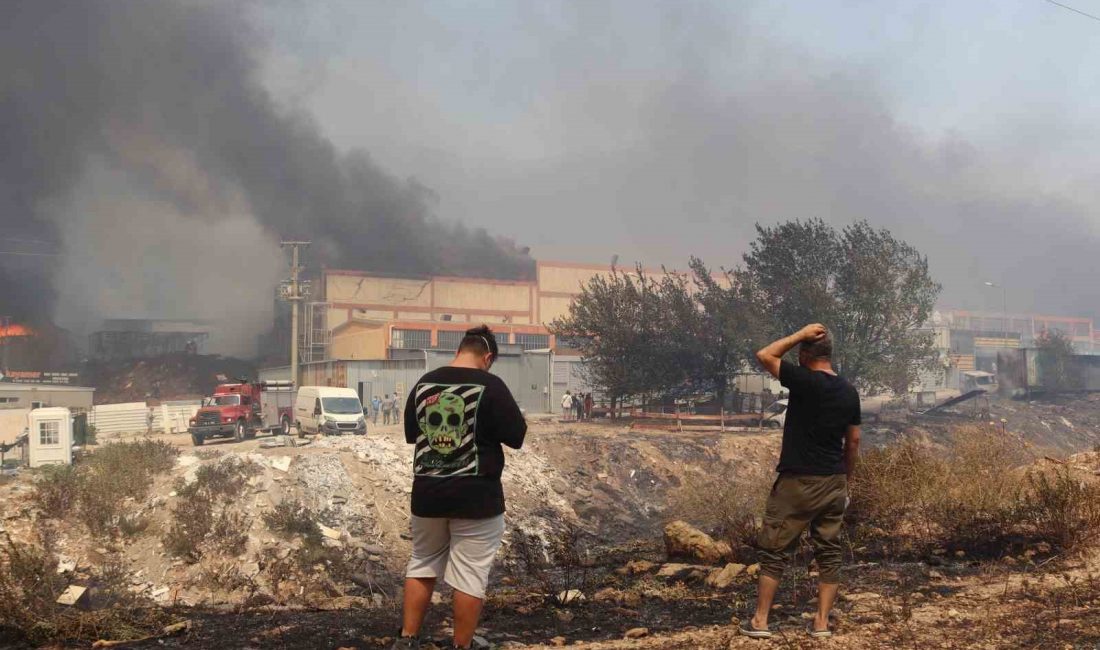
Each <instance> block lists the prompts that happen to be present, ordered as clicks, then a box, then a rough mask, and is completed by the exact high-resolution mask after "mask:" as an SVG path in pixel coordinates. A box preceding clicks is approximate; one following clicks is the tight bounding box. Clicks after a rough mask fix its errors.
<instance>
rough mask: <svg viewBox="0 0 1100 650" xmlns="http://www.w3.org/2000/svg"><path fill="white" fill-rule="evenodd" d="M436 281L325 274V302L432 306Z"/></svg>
mask: <svg viewBox="0 0 1100 650" xmlns="http://www.w3.org/2000/svg"><path fill="white" fill-rule="evenodd" d="M431 284H432V281H431V279H430V278H424V279H403V278H381V277H372V276H366V275H343V274H337V273H327V274H326V275H325V301H326V302H330V303H333V304H340V303H349V304H355V305H386V306H394V307H431V304H432V292H431Z"/></svg>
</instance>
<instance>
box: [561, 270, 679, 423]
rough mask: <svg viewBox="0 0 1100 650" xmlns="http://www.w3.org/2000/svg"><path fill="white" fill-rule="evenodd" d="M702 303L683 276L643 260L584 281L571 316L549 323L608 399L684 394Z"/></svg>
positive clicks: (571, 309)
mask: <svg viewBox="0 0 1100 650" xmlns="http://www.w3.org/2000/svg"><path fill="white" fill-rule="evenodd" d="M698 319H699V308H698V306H697V304H696V303H695V301H694V299H693V298H692V292H691V291H690V288H689V287H688V284H687V279H686V278H685V277H684V276H683V275H681V274H675V273H669V272H664V273H662V274H661V275H660V276H658V277H653V276H651V275H649V274H647V273H646V272H645V271H644V270H643V269H642V268H641V267H640V266H639V267H637V268H636V269H635V270H634V272H633V273H623V272H622V271H620V270H618V269H616V268H613V269H611V273H610V274H608V275H606V276H605V275H597V276H595V277H593V278H592V279H591V280H590V281H589V282H588V283H587V284H585V285H584V286H583V287H581V293H580V295H578V296H577V297H576V298H574V300H573V303H572V305H571V306H570V310H569V314H568V315H567V316H565V317H561V318H558V319H556V320H555V321H554V322H553V323H551V324H550V331H551V332H553V333H554V335H555V336H557V337H558V339H559V340H561V341H562V342H563V343H566V344H567V345H570V346H571V347H575V348H576V349H578V350H580V352H581V359H582V360H583V361H584V368H585V372H586V373H587V375H588V377H587V378H588V380H589V381H590V382H591V383H592V384H594V385H596V386H599V387H600V389H601V390H602V391H603V392H604V393H606V394H607V396H608V397H609V398H610V399H611V401H612V406H613V410H614V406H615V405H616V404H621V403H622V402H623V400H625V399H627V398H630V397H635V396H641V397H643V399H645V398H650V397H663V396H667V395H675V394H678V393H683V392H685V390H686V386H687V385H688V383H689V378H690V377H691V374H692V372H693V370H694V369H695V368H697V367H698V362H697V358H698V352H697V351H698V346H699V343H698V337H697V330H698V327H699V325H698Z"/></svg>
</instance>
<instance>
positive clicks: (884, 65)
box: [301, 0, 1100, 316]
mask: <svg viewBox="0 0 1100 650" xmlns="http://www.w3.org/2000/svg"><path fill="white" fill-rule="evenodd" d="M441 4H442V6H441ZM441 4H431V5H424V4H419V3H400V4H398V5H393V4H387V3H361V4H351V3H345V4H344V5H343V6H344V9H345V10H344V12H342V13H337V14H336V16H334V17H332V18H331V20H332V21H333V22H335V21H336V20H338V21H339V23H340V29H342V30H343V33H349V34H362V35H363V38H361V39H358V40H355V41H349V42H346V43H341V44H340V45H337V46H332V45H329V46H327V49H326V54H328V53H330V52H331V50H333V49H335V50H337V51H338V53H339V54H340V57H339V58H338V59H337V60H336V61H335V62H333V61H329V62H326V63H325V64H324V65H323V66H322V67H323V68H324V69H326V70H328V71H329V74H330V80H329V81H328V82H326V83H324V84H318V85H319V86H320V88H319V89H318V90H317V91H316V93H315V95H316V97H317V98H316V99H315V100H313V101H312V102H311V104H310V105H311V108H313V110H315V111H316V114H317V115H318V116H320V118H321V119H324V121H325V124H326V126H327V127H328V128H330V129H331V130H332V131H333V132H338V133H346V134H347V135H348V137H349V138H351V137H355V136H356V134H357V132H362V131H363V130H365V132H366V134H367V137H369V141H370V142H371V143H372V145H373V146H374V150H375V151H378V152H379V155H384V156H385V158H386V160H388V161H394V164H399V165H401V166H402V168H404V169H409V170H413V169H415V170H418V173H419V174H420V175H421V178H423V179H424V180H425V182H426V183H428V184H429V185H431V186H432V187H435V188H437V189H438V190H439V191H440V193H441V194H442V195H443V196H446V197H448V202H447V204H446V205H445V206H443V208H442V209H443V210H444V214H446V210H448V209H452V208H454V207H456V206H457V207H458V208H459V209H460V210H461V213H466V214H477V215H479V218H481V219H482V220H483V222H484V223H488V224H491V225H494V226H496V227H498V228H507V229H508V231H509V232H511V233H513V234H514V235H515V236H517V237H519V238H521V239H522V240H523V241H525V242H527V243H530V244H531V245H532V246H533V247H534V248H535V249H536V250H538V251H539V257H548V256H560V257H563V258H567V259H576V260H580V261H584V260H587V261H595V262H605V261H607V260H608V259H609V258H610V257H611V255H612V254H613V253H618V254H620V256H621V259H623V260H626V261H627V262H628V263H629V261H632V260H641V261H643V262H645V263H647V264H653V265H656V264H658V263H664V264H668V265H671V266H682V265H683V264H684V261H685V260H686V259H687V257H688V255H690V254H697V255H701V256H702V257H703V258H704V259H705V260H707V261H708V262H709V263H711V264H715V265H718V264H725V265H736V264H738V263H739V261H740V254H741V252H743V251H744V250H745V249H746V248H747V244H748V242H749V241H750V240H751V239H752V237H753V236H754V231H753V224H754V223H755V222H757V221H759V222H762V223H765V224H771V223H775V222H777V221H782V220H787V219H804V218H810V217H820V218H823V219H825V220H827V221H829V222H830V223H833V224H836V225H843V224H846V223H851V222H852V221H854V220H856V219H867V220H868V221H870V222H871V223H872V224H874V225H875V226H877V227H886V228H889V229H890V230H892V231H893V232H894V233H895V234H897V235H898V236H899V237H902V238H904V239H906V240H907V241H909V242H911V243H912V244H913V245H915V246H917V247H918V248H919V249H920V250H922V251H923V252H925V253H926V254H927V255H928V256H929V258H930V262H931V264H932V270H933V272H934V274H935V275H936V277H937V279H938V280H940V281H941V282H942V283H943V285H944V287H945V290H944V295H943V301H942V302H943V303H944V304H945V305H947V306H955V307H964V308H965V307H971V308H976V309H989V310H991V311H993V310H995V311H1000V310H1001V308H1002V294H1001V292H1000V291H999V290H991V289H989V288H988V287H986V286H985V285H984V284H983V283H984V282H985V281H993V282H997V283H1001V282H1003V283H1004V284H1005V285H1006V286H1007V287H1008V291H1007V294H1008V295H1007V302H1008V310H1009V311H1024V310H1041V311H1052V312H1056V313H1062V314H1082V315H1096V316H1100V313H1098V311H1097V310H1098V309H1100V307H1098V305H1100V283H1097V282H1096V272H1095V264H1093V262H1092V260H1093V258H1094V257H1095V251H1096V250H1097V248H1098V247H1100V238H1098V236H1097V229H1096V224H1097V221H1096V218H1095V214H1096V213H1097V208H1100V200H1098V199H1097V194H1096V192H1095V191H1094V190H1090V189H1088V188H1095V186H1096V183H1095V180H1094V179H1093V178H1092V177H1093V176H1094V175H1095V174H1094V171H1092V167H1093V166H1092V165H1091V159H1090V158H1085V159H1084V161H1083V163H1082V164H1078V165H1075V164H1074V162H1073V160H1072V159H1069V160H1067V159H1066V158H1065V157H1064V156H1062V155H1060V154H1061V153H1062V152H1065V151H1066V149H1068V147H1066V146H1065V145H1066V143H1067V141H1069V140H1072V141H1074V142H1078V141H1077V140H1076V138H1077V137H1078V136H1079V135H1081V132H1082V131H1083V129H1078V128H1074V125H1073V123H1072V122H1070V121H1067V119H1066V116H1064V115H1060V114H1059V110H1058V107H1057V106H1051V105H1048V104H1040V101H1039V100H1036V99H1033V98H1030V97H1028V96H1027V95H1026V92H1027V90H1028V89H1027V82H1026V79H1027V78H1028V77H1026V76H1024V77H1021V78H1020V79H1019V80H1017V83H1015V84H1014V85H1013V86H1012V87H1011V88H1006V89H1005V94H1004V96H1003V97H996V98H994V99H995V104H994V105H990V106H989V107H988V110H983V111H982V113H981V115H982V118H981V119H982V127H983V128H984V132H983V133H984V134H985V137H984V138H983V139H982V140H980V141H979V140H977V139H969V138H967V137H966V136H965V135H960V134H950V133H936V132H927V131H924V130H922V129H921V128H919V127H915V126H913V125H911V124H909V123H907V120H906V119H904V118H903V117H901V116H900V110H899V107H898V105H897V104H898V102H896V101H895V100H894V98H892V97H891V93H890V90H889V85H888V84H885V83H884V79H888V78H889V77H890V76H896V75H899V74H901V75H904V73H905V72H906V71H909V72H911V69H910V68H906V62H907V61H909V60H910V58H911V57H913V56H916V55H915V54H914V53H913V48H911V47H910V46H909V45H908V44H907V41H906V40H905V39H904V38H902V39H900V40H898V41H897V42H896V45H893V46H892V47H891V48H890V49H889V50H886V51H882V52H880V51H879V50H872V51H873V52H875V54H876V56H875V59H874V62H873V63H862V64H856V63H852V62H850V61H846V60H829V59H828V58H825V57H823V56H821V55H820V52H819V50H820V49H822V48H818V47H817V45H818V43H817V42H816V41H807V42H790V41H789V40H784V36H783V34H784V33H785V32H783V31H782V29H781V28H780V26H781V23H782V21H778V20H775V22H774V23H770V22H769V20H768V17H769V16H770V17H772V18H773V20H774V15H775V14H778V15H787V14H788V13H789V14H802V13H803V11H801V10H800V9H799V8H800V7H802V6H804V5H805V3H797V2H787V3H785V2H782V1H780V0H775V1H769V2H743V3H728V2H718V1H714V2H705V1H683V2H681V1H673V2H641V3H639V2H616V1H614V0H606V1H603V0H594V1H592V2H582V3H542V4H533V3H522V2H519V3H512V4H505V5H503V6H495V7H494V9H493V10H492V11H491V12H489V11H486V12H485V14H489V13H491V14H492V20H482V19H483V18H486V16H485V15H482V14H476V15H475V16H473V17H472V18H471V19H469V20H466V21H462V20H461V14H460V12H458V11H456V10H455V9H454V7H453V6H449V5H447V4H446V3H441ZM811 4H812V3H811ZM833 4H835V5H838V6H839V5H844V7H845V11H844V12H843V13H844V15H845V16H846V17H847V18H848V20H845V21H836V22H834V23H829V24H823V25H821V26H820V29H819V31H815V32H812V33H814V34H817V35H818V36H819V38H820V40H821V41H823V42H824V41H829V40H831V39H832V40H835V39H837V38H853V39H860V38H864V35H865V34H872V33H876V30H877V29H878V28H880V27H881V25H877V24H876V23H875V22H874V21H875V20H876V16H878V17H880V18H881V16H882V14H884V13H887V12H886V11H885V10H884V11H875V10H874V7H877V6H878V5H877V4H876V3H854V4H853V3H841V2H836V3H833ZM917 4H918V5H920V7H923V8H913V7H910V8H909V9H898V11H907V10H908V11H912V13H913V14H914V16H913V23H914V25H918V24H920V23H921V21H920V20H919V18H920V15H921V13H922V11H924V10H925V9H927V10H928V11H934V6H935V4H936V3H932V4H931V5H927V4H926V3H917ZM948 4H951V3H948ZM942 6H943V7H946V6H947V5H942ZM776 7H779V8H780V9H777V10H776V11H775V12H772V13H769V12H768V11H761V12H760V13H761V14H763V16H764V17H763V18H760V17H759V16H758V15H754V14H753V10H754V9H762V10H765V9H769V8H771V9H775V8H776ZM783 7H786V9H787V13H784V12H783V11H782V10H781V9H782V8H783ZM997 9H998V10H1000V9H1001V7H1000V6H998V7H997ZM1053 9H1055V10H1056V11H1064V10H1061V9H1058V8H1056V7H1053ZM839 11H840V9H839V8H838V12H839ZM945 11H946V9H945ZM1013 11H1015V10H1012V9H1005V13H1006V14H1007V15H1008V16H1011V15H1013ZM313 13H314V16H313V17H314V19H315V20H318V21H322V24H321V27H319V28H317V29H316V30H315V33H317V34H327V33H329V29H330V28H331V27H332V25H331V24H329V23H325V22H323V20H324V18H325V17H326V15H327V12H325V11H322V10H320V9H318V10H316V11H315V12H313ZM995 13H997V12H995ZM318 16H320V18H318ZM456 16H457V17H456ZM758 18H759V19H758ZM1050 18H1051V20H1050V22H1049V23H1037V24H1031V23H1028V24H1027V25H1022V24H1021V25H1017V27H1018V28H1019V29H1020V30H1021V31H1024V30H1025V29H1026V30H1028V31H1027V33H1028V35H1029V36H1033V37H1035V38H1040V37H1043V38H1046V39H1048V40H1049V39H1052V38H1059V37H1063V38H1089V39H1092V38H1094V37H1095V36H1094V35H1095V33H1096V28H1097V27H1098V26H1100V25H1097V24H1095V23H1094V22H1092V21H1088V20H1084V21H1083V24H1080V25H1078V23H1075V22H1073V21H1074V20H1076V19H1075V18H1073V17H1072V15H1069V16H1066V17H1065V18H1066V19H1065V20H1062V18H1063V16H1062V15H1061V14H1057V13H1055V14H1051V15H1050ZM860 19H862V20H864V21H865V22H858V21H859V20H860ZM1000 19H1001V20H1002V22H1003V21H1004V20H1010V18H1006V17H1005V16H1004V15H1001V17H1000ZM853 20H854V21H856V22H851V21H853ZM456 22H459V23H461V24H457V25H456ZM996 24H1000V23H996ZM1075 26H1077V27H1080V29H1079V30H1078V31H1072V28H1073V27H1075ZM990 29H992V28H990ZM838 32H841V33H839V34H838ZM914 32H915V33H914V35H913V36H912V38H913V40H914V42H916V43H920V44H922V45H924V46H925V48H927V47H928V45H926V43H938V42H939V40H938V39H942V38H943V35H942V34H940V33H939V32H937V29H936V23H935V22H934V21H933V22H932V24H931V25H930V26H929V27H928V29H927V32H926V33H924V34H921V33H920V32H919V31H916V28H914ZM786 33H787V34H788V36H787V38H789V32H786ZM905 33H906V34H908V32H905ZM1013 34H1014V35H1013V36H1006V37H1005V41H1008V42H1014V41H1012V39H1013V38H1017V37H1019V38H1023V37H1022V36H1019V35H1016V32H1013ZM983 35H984V36H986V37H989V38H992V37H993V34H991V33H983ZM879 42H880V43H881V41H879ZM1022 42H1026V41H1022ZM1090 42H1091V41H1090ZM485 43H494V47H492V48H486V47H485ZM1001 45H1004V43H1001ZM316 47H321V48H324V47H326V46H325V44H323V43H319V42H311V43H309V44H308V45H307V46H305V47H303V48H301V49H302V50H303V51H309V50H310V49H311V48H316ZM1035 47H1039V46H1038V45H1036V46H1035ZM1069 49H1072V46H1071V47H1070V48H1069ZM997 52H998V50H990V53H987V50H986V49H985V48H984V47H983V48H982V49H981V51H980V52H979V51H973V52H970V51H968V55H969V56H972V57H974V58H973V59H971V60H968V61H967V65H968V66H970V68H971V69H974V70H982V71H983V72H984V71H988V73H989V74H991V75H994V77H996V78H1009V77H1011V74H1012V69H1011V67H1009V65H1008V64H1007V63H1006V62H1005V61H1003V60H1000V59H998V58H996V56H995V54H996V53H997ZM983 55H984V56H985V58H984V59H983V58H982V56H983ZM375 59H379V60H382V61H383V62H384V63H380V64H377V65H374V66H358V67H355V63H356V61H359V60H375ZM441 60H442V61H446V62H447V64H446V67H445V68H444V69H445V70H446V74H445V75H442V74H440V75H433V74H432V72H431V71H432V70H435V69H436V66H437V65H438V61H441ZM1050 64H1051V65H1052V66H1055V65H1064V66H1065V67H1066V68H1065V69H1064V70H1058V69H1056V68H1052V69H1051V71H1050V73H1051V74H1052V75H1054V76H1057V75H1059V74H1064V75H1068V76H1071V77H1072V76H1073V75H1074V74H1076V72H1075V71H1077V70H1078V68H1077V66H1078V65H1079V60H1078V59H1076V58H1069V59H1066V60H1064V61H1062V60H1061V59H1059V58H1058V57H1057V56H1055V57H1052V58H1051V59H1050ZM416 71H420V72H419V74H415V73H416ZM449 78H456V79H462V80H470V82H469V84H470V86H471V88H469V89H467V88H465V87H462V88H458V87H455V86H454V85H449V84H447V80H448V79H449ZM387 80H396V84H397V86H396V88H395V93H394V95H396V96H398V97H401V98H402V104H401V110H397V107H396V106H394V105H393V103H391V102H389V101H388V100H383V101H386V103H385V104H384V105H383V106H382V107H381V108H380V109H379V110H377V111H373V112H372V113H371V114H370V119H369V120H367V122H366V123H367V124H368V125H369V126H367V127H364V129H358V128H355V129H353V128H352V125H353V124H356V119H357V118H358V117H359V116H358V115H356V114H353V113H351V112H349V111H346V110H343V109H342V106H343V105H346V104H347V103H348V101H349V100H350V99H353V98H355V97H357V96H361V95H362V94H363V93H366V92H369V89H370V88H371V87H373V86H374V85H376V84H379V83H386V82H387ZM920 81H921V82H922V83H924V84H926V85H928V86H929V87H932V88H933V89H934V91H935V92H932V91H930V92H929V95H930V96H931V97H934V98H939V99H940V101H942V102H944V106H942V107H940V106H934V107H933V108H942V109H944V110H948V111H949V110H950V109H951V108H952V106H953V104H952V103H951V102H953V101H955V100H954V99H952V93H951V92H947V91H946V90H947V88H951V89H954V90H957V94H958V95H959V96H958V98H957V99H958V101H959V103H960V104H963V105H966V106H970V104H967V103H966V101H965V100H966V99H968V97H966V95H967V93H968V89H967V88H965V87H959V88H957V89H955V87H951V86H947V87H946V88H938V87H936V85H937V84H945V85H946V84H947V83H948V81H945V80H944V79H942V78H941V77H937V76H936V75H935V74H934V70H933V71H930V72H929V76H928V77H927V78H921V79H920ZM350 82H357V83H358V86H356V85H353V84H352V83H350ZM402 84H404V85H405V87H403V86H402ZM392 85H393V84H392V83H391V86H392ZM929 101H935V100H933V99H929ZM449 103H457V104H459V105H460V106H462V107H463V108H465V109H467V110H466V114H473V115H474V117H472V118H470V119H468V120H467V121H466V122H465V123H464V125H465V129H464V132H462V133H453V134H450V135H449V134H448V132H447V131H446V130H445V128H444V125H445V124H446V123H447V122H448V120H452V119H453V117H452V116H451V115H450V114H449V113H447V112H444V113H442V114H439V113H438V111H433V108H434V107H437V106H440V105H443V106H446V105H448V104H449ZM470 104H473V105H474V106H475V107H478V108H482V107H484V109H485V110H484V114H485V115H486V116H487V117H484V116H481V114H480V113H476V112H474V111H470V110H469V105H470ZM1036 106H1038V107H1039V108H1034V107H1036ZM1033 110H1042V111H1044V113H1043V114H1040V115H1033V114H1032V113H1031V111H1033ZM1068 112H1069V111H1067V113H1068ZM437 115H438V118H437V119H434V120H433V119H432V118H433V117H434V116H437ZM408 116H414V117H413V118H409V117H408ZM1006 116H1008V117H1007V119H1014V120H1016V122H1015V123H1004V122H1001V121H999V120H1003V119H1006ZM1029 116H1030V117H1031V119H1028V117H1029ZM414 121H415V127H416V128H412V127H413V126H414ZM501 123H503V124H508V125H510V129H509V131H508V133H509V134H515V136H516V137H511V138H507V139H505V138H499V137H498V138H496V139H492V140H490V138H492V137H493V133H494V131H498V130H499V127H498V124H501ZM1018 123H1024V124H1025V125H1026V126H1028V128H1026V129H1022V128H1019V127H1018ZM356 126H357V125H356ZM471 132H472V133H473V135H471V134H470V133H471ZM387 134H394V135H393V136H388V135H387ZM422 134H430V136H429V137H430V138H431V139H428V138H424V137H422ZM485 141H489V142H492V143H493V146H491V147H486V146H483V145H482V143H483V142H485ZM471 143H473V146H471ZM1080 146H1082V147H1084V146H1085V145H1080ZM1059 147H1061V148H1060V149H1059ZM1093 148H1094V147H1093ZM1077 160H1078V161H1080V160H1081V159H1080V158H1078V159H1077ZM1044 163H1047V164H1044ZM1055 175H1056V176H1059V177H1073V176H1076V179H1075V180H1076V181H1077V184H1076V186H1073V185H1072V184H1070V183H1060V184H1054V183H1052V182H1051V181H1050V179H1051V177H1052V176H1055ZM486 187H491V188H493V191H492V192H485V191H484V188H486ZM1066 187H1069V188H1071V189H1069V190H1066V189H1063V188H1066ZM1082 190H1084V191H1082ZM532 197H548V200H545V201H532ZM516 214H523V215H525V217H526V219H524V220H523V221H517V220H516V219H515V215H516Z"/></svg>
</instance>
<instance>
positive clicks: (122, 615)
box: [0, 530, 169, 647]
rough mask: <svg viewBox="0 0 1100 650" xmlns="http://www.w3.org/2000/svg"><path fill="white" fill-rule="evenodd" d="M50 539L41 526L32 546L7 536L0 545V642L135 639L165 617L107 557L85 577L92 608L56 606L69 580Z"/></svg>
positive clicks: (163, 620) (152, 628)
mask: <svg viewBox="0 0 1100 650" xmlns="http://www.w3.org/2000/svg"><path fill="white" fill-rule="evenodd" d="M51 538H52V535H51V533H50V531H48V530H44V531H41V534H40V541H39V544H38V545H34V544H21V543H16V542H14V541H13V540H12V539H11V537H9V536H7V535H5V540H4V542H3V543H2V545H0V643H3V644H8V643H11V644H17V643H18V644H20V645H23V644H26V643H30V644H45V643H48V642H50V641H56V640H69V641H73V640H85V641H89V640H93V639H101V638H108V639H110V638H115V639H117V638H138V637H142V636H146V635H149V634H151V633H153V632H154V631H156V630H158V629H160V628H162V627H163V626H164V625H165V624H166V623H168V622H169V621H168V616H167V614H165V613H164V612H163V611H161V610H159V609H157V608H155V607H152V606H151V605H150V603H148V602H145V601H141V600H139V599H138V598H137V597H135V596H134V595H133V594H131V593H130V592H129V591H128V590H127V589H126V587H127V586H128V582H127V581H126V577H127V573H126V571H125V570H123V569H120V567H119V565H118V564H116V563H111V562H108V563H106V564H104V565H103V566H102V567H100V569H99V570H98V571H97V572H96V573H95V574H94V575H92V576H90V578H89V580H88V584H90V585H91V586H92V589H91V593H92V598H93V602H94V604H95V605H96V607H95V608H94V609H92V610H83V609H77V608H73V607H65V606H62V605H58V604H57V603H56V600H57V597H58V596H59V595H60V594H61V592H62V591H63V590H64V589H65V587H66V586H67V581H66V579H65V578H64V577H63V576H59V575H58V574H57V560H56V558H55V555H54V553H53V549H52V548H51V547H50V545H49V540H50V539H51ZM5 647H8V646H7V645H5Z"/></svg>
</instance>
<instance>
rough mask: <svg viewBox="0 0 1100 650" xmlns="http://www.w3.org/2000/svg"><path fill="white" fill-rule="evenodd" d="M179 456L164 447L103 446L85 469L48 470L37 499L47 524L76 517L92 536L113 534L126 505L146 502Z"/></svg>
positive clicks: (39, 483) (144, 442) (161, 444)
mask: <svg viewBox="0 0 1100 650" xmlns="http://www.w3.org/2000/svg"><path fill="white" fill-rule="evenodd" d="M178 454H179V452H178V450H177V449H176V448H175V447H173V446H172V445H170V444H168V443H166V442H163V441H153V440H139V441H134V442H118V443H113V444H109V445H104V446H102V447H99V448H97V449H96V452H95V453H94V454H92V455H91V456H90V457H89V458H88V459H86V460H85V461H84V462H82V463H81V464H80V465H77V466H67V467H58V468H47V469H46V470H44V471H43V472H42V474H41V476H40V477H39V479H38V480H37V481H36V483H35V494H34V499H35V502H36V504H37V505H38V508H39V509H40V510H41V511H42V513H43V515H45V516H46V517H47V518H57V519H63V518H66V517H68V516H70V515H75V516H76V517H77V518H78V519H79V520H80V521H81V522H82V523H84V525H85V526H87V527H88V530H90V531H91V532H92V533H94V534H108V533H111V532H113V531H115V530H116V529H118V527H119V522H120V520H121V519H122V518H123V515H124V510H125V504H126V500H127V499H133V500H135V501H140V500H143V499H144V498H145V497H146V496H147V495H148V494H149V488H150V487H151V486H152V484H153V478H154V477H155V476H156V475H157V474H162V473H164V472H167V471H168V470H170V469H171V468H172V467H173V465H174V464H175V459H176V456H177V455H178Z"/></svg>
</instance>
